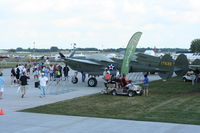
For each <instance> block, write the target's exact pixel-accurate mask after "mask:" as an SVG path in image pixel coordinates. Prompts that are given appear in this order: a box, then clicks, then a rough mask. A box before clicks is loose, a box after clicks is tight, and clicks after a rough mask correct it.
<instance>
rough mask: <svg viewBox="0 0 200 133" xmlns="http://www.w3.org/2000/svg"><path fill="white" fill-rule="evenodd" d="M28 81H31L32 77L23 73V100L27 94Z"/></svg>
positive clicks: (21, 80)
mask: <svg viewBox="0 0 200 133" xmlns="http://www.w3.org/2000/svg"><path fill="white" fill-rule="evenodd" d="M28 79H30V77H29V76H26V73H25V72H23V74H22V76H21V77H20V82H21V87H20V89H21V93H22V96H21V97H22V98H24V95H25V94H26V90H27V85H28Z"/></svg>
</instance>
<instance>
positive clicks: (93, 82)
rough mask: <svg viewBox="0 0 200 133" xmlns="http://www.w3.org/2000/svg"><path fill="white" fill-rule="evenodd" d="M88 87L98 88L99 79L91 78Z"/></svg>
mask: <svg viewBox="0 0 200 133" xmlns="http://www.w3.org/2000/svg"><path fill="white" fill-rule="evenodd" d="M88 86H89V87H95V86H97V79H96V78H90V79H89V80H88Z"/></svg>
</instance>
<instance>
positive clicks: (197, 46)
mask: <svg viewBox="0 0 200 133" xmlns="http://www.w3.org/2000/svg"><path fill="white" fill-rule="evenodd" d="M71 50H72V49H60V48H58V47H56V46H52V47H51V48H49V49H37V48H32V49H31V48H28V49H23V48H21V47H18V48H16V49H8V51H9V52H60V51H71ZM76 50H77V51H101V52H121V51H125V48H117V49H114V48H108V49H97V48H76ZM145 50H154V51H155V48H149V47H148V48H136V52H144V51H145ZM178 51H182V52H188V51H191V52H193V53H200V39H194V40H193V41H192V42H191V45H190V48H189V49H183V48H157V49H156V52H169V53H171V52H178Z"/></svg>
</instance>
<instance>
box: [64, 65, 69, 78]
mask: <svg viewBox="0 0 200 133" xmlns="http://www.w3.org/2000/svg"><path fill="white" fill-rule="evenodd" d="M63 72H64V77H65V80H66V78H67V79H68V73H69V67H68V66H67V64H66V65H65V67H64V68H63Z"/></svg>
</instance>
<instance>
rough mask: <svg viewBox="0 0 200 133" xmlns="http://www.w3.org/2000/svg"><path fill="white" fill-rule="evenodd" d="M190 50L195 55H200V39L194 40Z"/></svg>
mask: <svg viewBox="0 0 200 133" xmlns="http://www.w3.org/2000/svg"><path fill="white" fill-rule="evenodd" d="M190 50H191V51H192V52H193V53H199V52H200V39H194V40H193V41H192V42H191V45H190Z"/></svg>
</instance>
